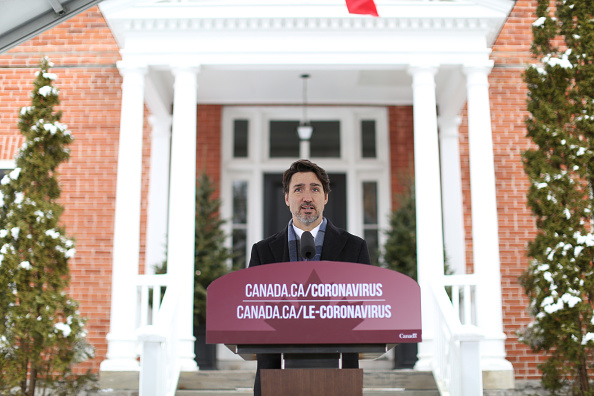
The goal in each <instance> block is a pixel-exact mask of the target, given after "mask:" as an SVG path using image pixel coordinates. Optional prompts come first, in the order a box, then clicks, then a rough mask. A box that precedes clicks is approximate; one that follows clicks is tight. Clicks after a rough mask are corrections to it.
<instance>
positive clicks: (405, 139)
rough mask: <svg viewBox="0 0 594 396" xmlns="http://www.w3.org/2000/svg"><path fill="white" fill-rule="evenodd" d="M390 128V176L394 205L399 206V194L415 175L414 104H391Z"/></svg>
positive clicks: (389, 111)
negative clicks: (410, 177)
mask: <svg viewBox="0 0 594 396" xmlns="http://www.w3.org/2000/svg"><path fill="white" fill-rule="evenodd" d="M388 117H389V129H390V178H391V182H392V207H397V206H398V198H397V197H398V195H400V194H402V193H403V192H404V191H405V190H406V188H407V186H406V185H405V183H407V182H408V181H409V179H408V177H409V176H413V175H414V166H413V161H414V155H413V149H414V144H413V143H414V127H413V107H412V106H391V107H389V108H388Z"/></svg>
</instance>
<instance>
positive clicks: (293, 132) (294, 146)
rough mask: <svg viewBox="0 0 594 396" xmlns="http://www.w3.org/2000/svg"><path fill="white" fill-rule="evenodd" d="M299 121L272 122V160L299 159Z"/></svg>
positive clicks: (269, 154) (270, 155)
mask: <svg viewBox="0 0 594 396" xmlns="http://www.w3.org/2000/svg"><path fill="white" fill-rule="evenodd" d="M297 126H299V121H270V152H269V153H268V156H269V157H270V158H286V157H293V158H298V157H299V136H298V135H297Z"/></svg>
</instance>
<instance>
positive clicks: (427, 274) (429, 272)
mask: <svg viewBox="0 0 594 396" xmlns="http://www.w3.org/2000/svg"><path fill="white" fill-rule="evenodd" d="M436 71H437V69H436V68H434V67H411V68H410V69H409V73H410V74H411V75H412V77H413V85H412V88H413V122H414V157H415V160H414V164H415V204H416V213H417V273H418V282H419V285H420V286H421V307H422V310H421V315H422V321H423V342H422V343H420V344H419V353H418V359H419V360H418V361H417V364H416V365H415V368H416V369H418V370H429V371H430V370H431V369H432V361H431V360H432V358H433V340H434V334H433V320H434V317H435V310H436V309H437V307H435V306H434V304H433V298H432V297H431V290H430V287H431V286H430V285H431V283H432V282H433V281H434V280H440V278H442V277H443V231H442V217H441V188H440V179H439V147H438V146H439V145H438V136H437V112H436V99H435V73H436Z"/></svg>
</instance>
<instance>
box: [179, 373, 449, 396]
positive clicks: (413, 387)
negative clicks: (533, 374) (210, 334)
mask: <svg viewBox="0 0 594 396" xmlns="http://www.w3.org/2000/svg"><path fill="white" fill-rule="evenodd" d="M254 376H255V372H254V371H251V370H250V371H248V370H245V371H244V370H213V371H199V372H197V373H182V375H181V376H180V380H179V384H178V389H179V390H178V392H177V393H176V395H179V396H198V395H208V396H230V395H250V394H252V386H253V383H254ZM363 387H364V395H365V396H381V395H384V396H388V395H400V396H439V392H438V391H437V385H436V383H435V380H434V378H433V374H432V373H431V372H421V371H414V370H381V371H364V372H363Z"/></svg>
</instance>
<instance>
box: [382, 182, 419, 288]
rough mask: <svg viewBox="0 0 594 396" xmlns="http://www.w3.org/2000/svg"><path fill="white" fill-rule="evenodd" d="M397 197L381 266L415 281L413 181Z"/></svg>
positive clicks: (415, 242) (415, 241) (415, 229)
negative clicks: (396, 206)
mask: <svg viewBox="0 0 594 396" xmlns="http://www.w3.org/2000/svg"><path fill="white" fill-rule="evenodd" d="M405 186H407V189H406V190H405V192H404V193H403V194H401V195H400V196H398V202H397V204H398V208H397V209H395V210H394V211H393V212H392V214H391V215H390V229H389V231H388V232H387V233H386V234H387V236H388V239H387V240H386V243H385V245H384V254H383V266H384V267H386V268H389V269H391V270H394V271H398V272H401V273H403V274H405V275H408V276H410V277H411V278H413V279H415V280H416V279H417V218H416V210H415V186H414V181H410V182H409V183H405Z"/></svg>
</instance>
